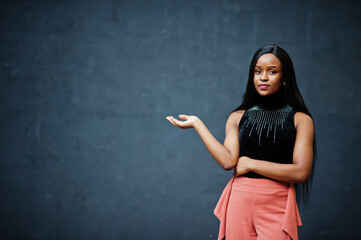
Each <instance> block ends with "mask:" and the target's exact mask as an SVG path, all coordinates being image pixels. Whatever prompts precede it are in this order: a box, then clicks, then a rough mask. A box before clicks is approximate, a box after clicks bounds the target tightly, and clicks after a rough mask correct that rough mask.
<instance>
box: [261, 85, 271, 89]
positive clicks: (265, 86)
mask: <svg viewBox="0 0 361 240" xmlns="http://www.w3.org/2000/svg"><path fill="white" fill-rule="evenodd" d="M259 88H260V89H262V90H265V89H267V88H269V85H259Z"/></svg>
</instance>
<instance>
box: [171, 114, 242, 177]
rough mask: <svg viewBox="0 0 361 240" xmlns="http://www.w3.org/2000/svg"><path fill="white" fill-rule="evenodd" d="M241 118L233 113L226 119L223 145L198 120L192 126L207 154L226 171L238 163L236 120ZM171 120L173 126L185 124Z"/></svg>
mask: <svg viewBox="0 0 361 240" xmlns="http://www.w3.org/2000/svg"><path fill="white" fill-rule="evenodd" d="M242 114H243V113H242ZM182 116H185V117H182ZM241 116H242V115H240V113H239V112H238V113H237V112H234V113H232V114H230V116H229V117H228V120H227V123H226V137H225V140H224V144H223V145H222V144H221V143H220V142H218V140H217V139H216V138H215V137H214V136H213V135H212V133H211V132H210V131H209V130H208V128H207V127H206V125H205V124H204V123H203V122H202V121H201V120H200V119H199V118H196V119H195V120H194V122H193V124H192V126H193V127H194V129H195V130H196V131H197V133H198V134H199V136H200V137H201V139H202V141H203V143H204V144H205V146H206V148H207V150H208V152H209V153H210V154H211V155H212V157H213V158H214V160H216V162H217V163H218V164H219V165H220V166H221V167H222V168H223V169H225V170H227V171H229V170H231V169H233V168H234V167H235V166H236V164H237V161H238V156H239V145H238V120H239V119H240V117H241ZM180 118H183V119H186V120H188V117H187V116H186V115H180ZM171 120H172V123H173V124H174V125H176V126H179V127H185V125H184V124H185V123H186V122H181V121H179V120H177V119H174V118H171Z"/></svg>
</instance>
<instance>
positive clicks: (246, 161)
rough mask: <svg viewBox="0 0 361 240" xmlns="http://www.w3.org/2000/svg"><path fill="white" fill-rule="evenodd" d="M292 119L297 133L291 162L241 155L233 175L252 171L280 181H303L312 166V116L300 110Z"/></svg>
mask: <svg viewBox="0 0 361 240" xmlns="http://www.w3.org/2000/svg"><path fill="white" fill-rule="evenodd" d="M294 120H295V128H296V131H297V133H296V140H295V146H294V149H293V163H292V164H282V163H275V162H269V161H264V160H259V159H251V158H249V157H247V156H242V157H240V158H239V161H238V163H237V166H236V168H235V170H234V176H236V177H237V176H239V175H241V174H245V173H247V172H250V171H252V172H255V173H258V174H260V175H263V176H266V177H269V178H272V179H274V180H277V181H280V182H295V183H302V182H305V181H306V180H307V179H308V176H309V175H310V172H311V168H312V161H313V138H314V125H313V121H312V118H311V117H310V116H309V115H307V114H305V113H302V112H297V113H295V116H294Z"/></svg>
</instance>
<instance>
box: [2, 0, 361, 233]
mask: <svg viewBox="0 0 361 240" xmlns="http://www.w3.org/2000/svg"><path fill="white" fill-rule="evenodd" d="M360 10H361V4H360V2H359V1H311V0H308V1H281V0H277V1H253V0H252V1H251V0H250V1H223V0H222V1H220V0H219V1H216V0H212V1H209V0H204V1H200V0H198V1H182V0H179V1H167V0H164V1H148V0H147V1H139V0H136V1H135V0H133V1H131V0H129V1H109V0H106V1H86V0H84V1H77V0H72V1H1V3H0V27H1V29H0V32H1V35H0V36H1V37H0V40H1V42H0V44H1V45H0V69H1V71H0V77H1V79H0V84H1V87H0V99H1V104H0V117H1V124H0V133H1V135H0V136H1V144H0V190H1V194H0V239H84V240H85V239H110V240H112V239H164V240H169V239H188V240H189V239H197V240H199V239H216V237H217V234H218V219H217V218H216V217H215V216H214V215H213V209H214V207H215V205H216V203H217V201H218V199H219V197H220V195H221V193H222V190H223V188H224V187H225V185H226V183H227V182H228V180H229V179H230V178H231V176H232V172H226V171H224V170H223V169H221V168H220V167H219V166H218V165H217V164H216V162H215V161H214V160H213V159H212V157H211V156H210V154H209V153H208V151H207V149H206V148H205V146H204V145H203V142H202V141H201V139H200V138H199V136H198V134H197V133H196V132H195V131H194V130H193V129H188V130H182V129H179V128H175V127H174V126H173V125H171V124H170V123H169V122H168V121H167V120H166V119H165V117H166V116H167V115H173V116H178V114H182V113H184V114H194V115H197V116H198V117H199V118H201V119H202V120H203V122H204V123H205V124H206V126H207V127H208V128H209V129H210V131H211V132H212V133H213V135H214V136H215V137H216V138H217V139H218V140H219V141H220V142H221V143H223V140H224V127H225V123H226V119H227V116H228V113H229V112H230V111H232V110H233V109H234V108H236V107H237V106H238V105H239V104H240V103H241V97H242V95H243V93H244V90H245V85H246V81H247V74H248V67H249V63H250V61H251V58H252V55H253V53H254V52H255V50H256V49H257V48H259V47H260V46H261V45H263V44H267V43H277V44H279V45H280V46H282V47H283V48H285V49H286V51H288V52H289V54H290V55H291V57H292V59H293V61H294V65H295V70H296V76H297V80H298V84H299V88H300V90H301V93H302V95H303V97H304V99H305V101H306V104H307V106H308V108H309V110H310V111H311V113H312V114H313V117H314V121H315V127H316V134H317V138H318V150H319V158H318V162H317V166H316V175H315V178H314V188H313V190H312V196H311V202H310V206H309V207H308V208H306V209H301V217H302V220H303V224H304V225H303V227H301V228H299V232H300V239H327V240H333V239H360V238H361V234H360V231H359V223H360V217H359V214H360V212H361V211H360V205H359V203H358V202H359V201H360V195H361V194H360V191H359V189H360V183H361V181H360V177H359V176H360V174H359V173H360V166H361V161H360V157H359V156H360V154H361V152H360V137H361V136H360V135H361V134H360V132H361V131H360V126H359V124H360V122H361V121H360V120H361V109H360V106H361V105H360V102H361V101H360V100H361V97H360V93H359V91H360V89H361V80H360V74H359V73H360V59H361V51H360V45H361V31H360V27H361V26H360V25H361V24H360V23H361V14H360Z"/></svg>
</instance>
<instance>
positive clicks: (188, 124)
mask: <svg viewBox="0 0 361 240" xmlns="http://www.w3.org/2000/svg"><path fill="white" fill-rule="evenodd" d="M179 118H180V119H183V120H185V121H179V120H178V119H176V118H174V117H173V116H167V117H166V119H167V120H168V121H169V122H171V123H172V124H173V125H174V126H176V127H180V128H182V129H187V128H194V125H195V123H196V122H197V121H198V120H199V118H198V117H197V116H193V115H191V116H189V115H185V114H181V115H179Z"/></svg>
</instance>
